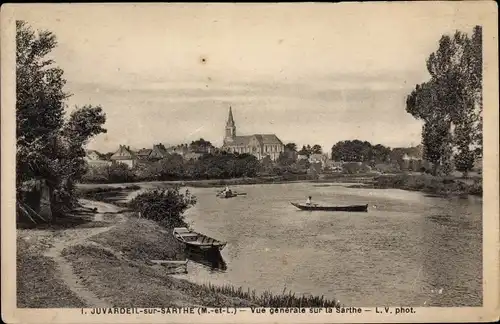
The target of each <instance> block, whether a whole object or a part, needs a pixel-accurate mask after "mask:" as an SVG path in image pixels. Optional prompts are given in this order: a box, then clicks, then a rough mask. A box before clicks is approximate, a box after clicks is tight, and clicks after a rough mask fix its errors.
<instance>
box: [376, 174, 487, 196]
mask: <svg viewBox="0 0 500 324" xmlns="http://www.w3.org/2000/svg"><path fill="white" fill-rule="evenodd" d="M372 185H373V187H374V188H379V189H387V188H395V189H403V190H411V191H422V192H425V193H429V194H432V195H437V196H445V197H448V196H466V195H473V196H482V194H483V188H482V183H481V179H475V180H473V181H471V182H470V183H466V182H464V181H461V180H460V179H456V178H452V177H438V176H432V175H429V174H418V175H410V174H399V175H391V176H379V177H376V178H375V179H374V181H373V183H372Z"/></svg>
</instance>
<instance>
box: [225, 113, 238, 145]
mask: <svg viewBox="0 0 500 324" xmlns="http://www.w3.org/2000/svg"><path fill="white" fill-rule="evenodd" d="M235 136H236V125H235V123H234V118H233V110H232V108H231V106H229V116H228V117H227V122H226V131H225V136H224V143H227V142H232V141H233V140H234V137H235Z"/></svg>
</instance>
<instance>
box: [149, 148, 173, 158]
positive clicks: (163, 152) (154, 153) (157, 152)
mask: <svg viewBox="0 0 500 324" xmlns="http://www.w3.org/2000/svg"><path fill="white" fill-rule="evenodd" d="M167 156H168V153H167V149H166V148H165V147H164V146H163V145H162V144H156V145H153V149H152V150H151V152H150V153H149V157H148V158H149V159H150V160H161V159H164V158H166V157H167Z"/></svg>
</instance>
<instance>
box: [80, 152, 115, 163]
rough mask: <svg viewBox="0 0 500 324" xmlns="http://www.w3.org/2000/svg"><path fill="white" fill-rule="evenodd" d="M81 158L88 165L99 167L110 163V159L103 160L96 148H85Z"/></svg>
mask: <svg viewBox="0 0 500 324" xmlns="http://www.w3.org/2000/svg"><path fill="white" fill-rule="evenodd" d="M85 153H86V154H85V157H84V158H83V159H84V160H85V162H87V165H88V166H89V167H101V166H107V165H110V164H111V161H106V160H104V159H103V158H102V157H101V155H100V154H99V152H97V151H96V150H87V151H86V152H85Z"/></svg>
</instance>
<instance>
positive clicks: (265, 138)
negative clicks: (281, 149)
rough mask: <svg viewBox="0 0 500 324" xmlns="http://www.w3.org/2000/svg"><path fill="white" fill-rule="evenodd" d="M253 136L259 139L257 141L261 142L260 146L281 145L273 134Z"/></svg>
mask: <svg viewBox="0 0 500 324" xmlns="http://www.w3.org/2000/svg"><path fill="white" fill-rule="evenodd" d="M254 136H257V137H260V138H258V139H259V141H262V144H279V145H283V143H282V142H281V141H280V139H279V138H278V136H276V135H275V134H255V135H254Z"/></svg>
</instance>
